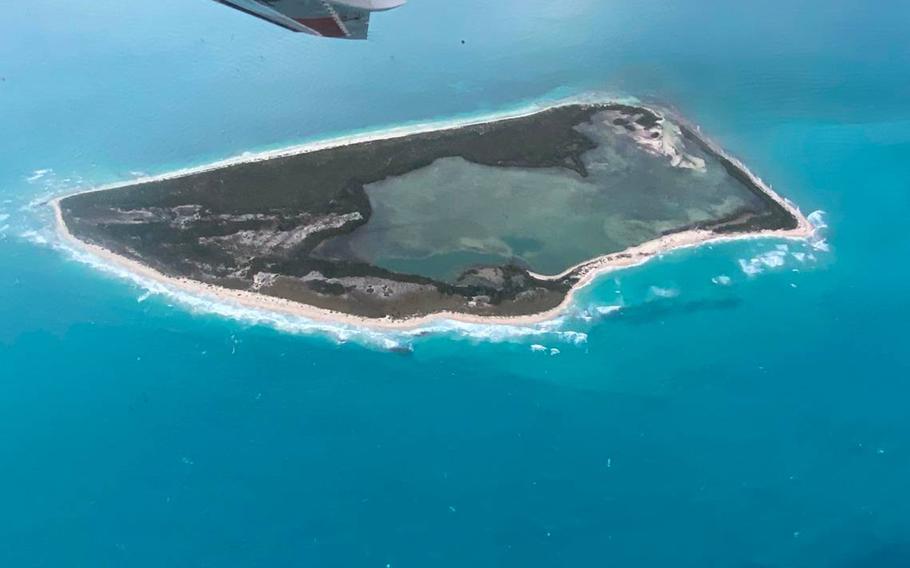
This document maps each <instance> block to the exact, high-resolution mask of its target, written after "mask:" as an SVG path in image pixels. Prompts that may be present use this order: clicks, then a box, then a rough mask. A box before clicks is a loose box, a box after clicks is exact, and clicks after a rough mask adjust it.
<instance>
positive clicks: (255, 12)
mask: <svg viewBox="0 0 910 568" xmlns="http://www.w3.org/2000/svg"><path fill="white" fill-rule="evenodd" d="M215 1H216V2H219V3H221V4H224V5H226V6H230V7H231V8H234V9H236V10H240V11H241V12H244V13H246V14H249V15H251V16H255V17H257V18H259V19H261V20H265V21H267V22H270V23H273V24H275V25H278V26H281V27H283V28H286V29H289V30H291V31H294V32H303V33H308V34H312V35H317V36H323V37H335V38H343V39H366V37H367V33H368V31H369V27H370V13H371V12H377V11H381V10H390V9H392V8H397V7H398V6H401V5H402V4H404V3H405V1H406V0H215Z"/></svg>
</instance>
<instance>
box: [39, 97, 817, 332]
mask: <svg viewBox="0 0 910 568" xmlns="http://www.w3.org/2000/svg"><path fill="white" fill-rule="evenodd" d="M579 102H593V101H591V100H589V99H582V100H579V99H578V98H575V99H573V100H572V101H571V102H567V101H560V102H555V103H552V104H549V105H545V106H542V105H530V106H528V107H526V108H524V109H521V110H519V111H511V112H504V113H496V114H490V115H487V116H484V117H478V118H472V119H464V120H455V121H447V122H438V123H432V122H431V123H423V124H419V125H413V126H407V127H399V128H392V129H388V130H385V131H375V132H368V133H363V134H356V135H352V136H347V137H338V138H333V139H328V140H323V141H317V142H312V143H308V144H303V145H299V146H293V147H290V148H285V149H280V150H272V151H266V152H260V153H256V154H244V155H241V156H237V157H234V158H229V159H226V160H221V161H218V162H214V163H211V164H206V165H204V166H199V167H194V168H186V169H181V170H176V171H173V172H168V173H165V174H161V175H158V176H150V177H143V178H138V179H134V180H130V181H126V182H118V183H114V184H108V185H105V186H100V187H97V188H92V189H89V190H86V191H84V192H79V193H80V194H81V193H90V192H97V191H106V190H110V189H116V188H123V187H129V186H133V185H138V184H141V183H146V182H151V181H159V180H164V179H172V178H176V177H181V176H186V175H190V174H194V173H198V172H203V171H210V170H214V169H219V168H224V167H227V166H231V165H234V164H240V163H248V162H256V161H262V160H269V159H273V158H277V157H282V156H290V155H295V154H300V153H305V152H310V151H314V150H318V149H324V148H333V147H339V146H344V145H348V144H357V143H361V142H367V141H371V140H379V139H387V138H397V137H403V136H408V135H411V134H416V133H421V132H428V131H435V130H445V129H453V128H460V127H462V126H466V125H471V124H481V123H484V122H489V121H494V120H502V119H505V118H513V117H520V116H527V115H529V114H534V113H537V112H540V111H542V110H546V109H548V108H554V107H558V106H561V105H564V104H572V103H575V104H577V103H579ZM597 102H617V101H613V100H611V101H604V100H598V101H597ZM649 108H652V107H649ZM655 110H656V111H657V112H658V113H660V114H662V115H665V116H666V115H667V114H670V115H671V118H672V119H673V120H679V121H683V120H682V119H681V118H680V117H678V116H676V115H675V113H669V111H666V110H665V109H655ZM693 129H694V127H693ZM699 137H701V134H700V133H699ZM701 138H702V140H703V141H704V142H705V143H707V144H708V145H710V146H711V148H712V150H714V151H715V152H716V153H717V154H719V155H722V156H724V157H726V158H727V159H729V160H730V161H731V162H733V163H734V164H736V166H737V167H738V168H740V169H741V170H742V171H743V172H745V173H746V174H747V175H748V176H749V177H750V179H751V180H752V181H753V183H755V185H756V186H757V187H759V188H761V190H762V191H764V192H765V193H766V194H767V195H768V196H769V197H771V198H772V199H774V200H775V201H776V202H777V203H778V204H780V205H781V206H782V207H783V208H784V209H786V210H787V211H788V212H789V213H790V214H792V215H793V217H794V218H795V219H796V220H797V226H796V228H794V229H790V230H773V231H759V232H749V233H738V234H719V233H715V232H712V231H708V230H686V231H681V232H678V233H672V234H669V235H665V236H663V237H661V238H658V239H654V240H651V241H647V242H645V243H642V244H640V245H637V246H634V247H630V248H628V249H626V250H623V251H620V252H616V253H611V254H607V255H604V256H600V257H597V258H594V259H591V260H588V261H584V262H582V263H580V264H578V265H575V266H573V267H571V268H569V269H567V270H565V271H563V272H562V273H560V274H554V275H542V274H534V276H536V277H538V278H541V279H549V280H556V279H559V278H562V277H564V276H566V275H567V274H569V273H572V272H576V273H577V274H579V275H580V279H579V281H578V283H577V284H576V285H575V286H574V287H573V288H572V289H571V290H570V291H569V292H568V293H567V294H566V297H565V298H564V299H563V301H562V302H561V303H560V304H559V305H558V306H556V307H555V308H552V309H550V310H547V311H544V312H540V313H537V314H533V315H524V316H512V317H502V316H479V315H471V314H465V313H455V312H447V311H442V312H437V313H433V314H428V315H424V316H419V317H412V318H405V319H392V318H388V317H387V318H365V317H359V316H354V315H350V314H346V313H342V312H337V311H330V310H325V309H322V308H316V307H313V306H310V305H306V304H301V303H298V302H293V301H290V300H285V299H282V298H277V297H273V296H266V295H263V294H257V293H255V292H249V291H243V290H232V289H228V288H223V287H219V286H215V285H209V284H203V283H201V282H198V281H194V280H189V279H186V278H175V277H171V276H168V275H165V274H163V273H161V272H158V271H156V270H154V269H152V268H150V267H148V266H146V265H144V264H142V263H140V262H137V261H135V260H132V259H129V258H126V257H123V256H121V255H118V254H115V253H113V252H111V251H110V250H107V249H105V248H103V247H100V246H97V245H94V244H91V243H87V242H84V241H81V240H79V239H77V238H76V237H75V236H74V235H73V234H72V233H71V232H70V231H69V229H68V228H67V226H66V223H65V222H64V220H63V214H62V211H61V208H60V200H61V199H63V198H65V197H70V196H61V197H58V198H56V199H54V200H52V201H50V202H49V203H50V205H51V207H52V208H53V209H54V218H55V222H56V230H57V233H58V235H59V236H60V238H61V239H62V240H63V241H64V242H65V243H66V244H68V245H70V246H72V247H74V248H75V249H77V250H82V251H85V252H87V253H89V254H91V255H93V256H95V257H97V258H99V259H101V260H103V261H105V262H107V263H110V264H112V265H114V266H117V267H120V268H122V269H124V270H126V271H128V272H130V273H133V274H135V275H137V276H140V277H143V278H147V279H149V280H152V281H155V282H158V283H160V284H162V285H164V286H165V287H168V288H171V289H174V290H180V291H183V292H186V293H189V294H191V295H194V296H200V297H206V298H210V299H215V300H217V301H220V302H224V303H228V304H236V305H240V306H243V307H246V308H252V309H255V310H262V311H268V312H278V313H282V314H288V315H293V316H297V317H301V318H306V319H309V320H314V321H324V322H330V323H336V324H345V325H351V326H356V327H364V328H370V329H396V330H413V329H415V328H420V327H422V326H425V325H427V324H429V323H432V322H438V321H442V320H448V321H457V322H464V323H478V324H501V325H529V324H538V323H542V322H546V321H549V320H552V319H554V318H557V317H559V316H560V315H562V314H563V313H564V312H565V311H566V309H567V308H568V307H569V306H570V305H571V304H572V302H573V301H574V296H575V293H576V292H577V291H578V290H579V289H581V288H583V287H584V286H587V285H588V284H590V283H591V282H592V281H593V280H594V279H595V278H596V277H597V276H599V275H602V274H606V273H609V272H612V271H615V270H618V269H621V268H627V267H631V266H637V265H640V264H643V263H645V262H647V261H648V260H650V259H652V258H654V257H656V256H659V255H662V254H664V253H667V252H670V251H673V250H677V249H682V248H688V247H695V246H699V245H703V244H707V243H716V242H724V241H733V240H743V239H754V238H781V239H808V238H809V237H811V236H812V234H813V230H814V228H813V226H812V224H811V223H810V222H809V220H808V219H807V218H806V216H804V215H803V214H802V213H801V212H800V211H799V209H798V208H797V207H796V206H795V205H793V204H792V203H790V202H789V201H787V200H786V199H784V198H783V197H781V196H780V195H778V194H777V193H775V192H774V191H773V190H772V189H771V188H770V187H769V186H768V185H767V184H765V183H764V182H763V181H762V180H761V179H760V178H758V177H757V176H755V175H754V174H753V173H752V172H751V171H749V169H748V168H746V167H745V165H743V164H742V162H740V161H739V160H737V159H736V158H733V157H731V156H729V155H728V154H727V153H725V152H724V151H723V150H722V149H721V148H719V147H718V146H717V145H716V144H714V143H713V142H711V141H710V140H709V139H707V138H704V137H701Z"/></svg>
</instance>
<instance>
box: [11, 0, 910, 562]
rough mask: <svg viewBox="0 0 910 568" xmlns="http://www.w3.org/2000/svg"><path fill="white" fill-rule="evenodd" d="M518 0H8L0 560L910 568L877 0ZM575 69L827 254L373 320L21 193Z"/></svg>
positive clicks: (895, 138)
mask: <svg viewBox="0 0 910 568" xmlns="http://www.w3.org/2000/svg"><path fill="white" fill-rule="evenodd" d="M518 4H519V3H518V2H515V3H513V2H502V3H488V2H481V1H480V0H465V1H463V2H442V1H432V0H422V1H416V0H415V1H414V2H412V3H411V4H410V5H408V6H406V7H405V8H402V9H401V10H398V11H396V12H391V13H388V14H384V15H383V17H382V18H381V19H379V18H377V19H376V21H375V22H374V25H373V26H372V28H373V29H372V33H373V39H372V40H371V41H370V42H367V43H339V42H327V41H318V40H314V39H312V38H307V37H300V36H294V35H291V34H287V33H284V32H283V30H280V29H277V28H276V29H274V30H273V29H271V28H269V27H266V26H264V25H262V24H260V23H259V22H257V21H253V20H251V19H249V18H243V17H242V16H240V15H238V14H236V13H234V12H233V11H230V10H227V9H225V8H223V7H221V6H218V5H217V4H215V3H214V2H202V1H200V2H192V3H189V2H178V1H177V0H170V1H159V2H142V3H116V5H115V4H114V3H113V2H111V1H109V0H103V1H96V2H87V1H81V2H72V3H61V2H50V1H36V2H30V3H27V4H25V5H23V6H21V7H20V9H17V10H15V11H6V12H4V16H3V18H2V19H0V77H2V80H0V126H2V132H3V136H0V192H2V193H0V210H2V212H0V215H2V216H3V217H2V221H0V227H4V228H3V229H2V233H3V234H2V236H0V239H2V240H0V266H2V267H3V268H4V270H3V278H0V503H2V509H0V511H2V513H0V564H2V565H3V566H53V567H58V566H93V567H94V566H156V567H157V566H288V565H295V566H379V567H383V566H386V565H389V566H392V567H401V566H421V567H422V566H468V565H470V566H522V567H524V566H591V565H606V566H661V567H662V566H682V567H704V566H723V567H726V566H734V567H739V566H743V567H745V566H749V567H756V566H762V567H783V566H800V567H804V566H808V567H816V566H817V567H822V566H824V567H829V566H833V567H835V568H847V567H849V568H856V567H866V566H872V567H888V568H890V567H898V566H900V567H903V566H907V565H910V537H908V534H910V526H908V525H910V490H908V484H907V482H906V480H907V479H908V478H910V442H908V440H910V417H908V413H907V407H908V400H910V384H908V377H910V372H908V371H910V361H908V359H910V355H908V349H907V340H908V332H907V321H908V316H910V301H908V296H907V293H906V282H907V278H908V276H910V274H908V268H907V264H906V262H905V261H906V259H907V258H908V257H910V242H908V239H907V238H906V236H905V227H904V226H903V219H904V218H905V217H906V215H907V214H908V213H910V193H908V189H910V188H908V179H910V166H908V165H907V163H908V162H907V160H906V156H907V155H908V152H910V134H908V132H910V130H908V127H910V105H908V103H907V101H908V100H910V49H908V47H907V43H906V41H905V40H904V38H905V37H906V35H907V27H908V22H910V9H908V7H907V5H906V3H902V2H896V1H894V2H889V1H883V2H876V3H875V7H874V8H872V7H870V6H869V3H865V2H859V1H856V0H853V1H846V0H843V1H834V2H821V1H818V0H787V1H783V0H769V1H767V2H762V3H760V4H757V5H754V6H750V7H743V6H741V5H739V3H722V2H713V1H708V0H699V1H696V0H688V1H674V2H669V1H656V0H644V1H641V2H634V3H632V2H629V3H618V2H594V1H588V2H584V1H579V2H574V3H561V5H560V6H556V5H555V3H552V2H543V1H536V0H532V1H529V2H522V3H520V5H521V6H522V9H520V10H519V9H516V8H515V6H516V5H518ZM441 23H443V24H444V25H440V24H441ZM462 39H464V40H465V43H464V44H461V42H460V41H461V40H462ZM587 91H608V92H614V93H621V94H632V95H637V96H639V97H642V98H655V99H658V100H660V101H663V102H666V103H668V104H673V105H675V106H676V107H678V108H679V109H680V110H682V111H683V112H684V113H685V114H686V115H687V116H689V117H691V118H692V119H693V120H695V121H697V122H698V123H700V124H701V125H702V127H703V130H704V131H705V132H708V133H711V134H712V135H714V137H715V138H716V139H717V140H718V141H719V142H721V143H722V144H723V145H724V146H725V147H727V148H729V149H730V150H732V151H733V152H734V153H736V154H737V155H739V156H740V157H741V158H743V160H744V161H745V162H746V163H747V164H749V165H750V166H751V167H752V168H754V170H755V171H756V172H758V173H759V174H760V175H761V176H762V177H764V178H765V179H766V180H768V181H769V182H771V183H772V184H773V185H774V186H775V188H777V189H778V190H780V191H781V192H782V193H784V194H785V195H787V196H788V197H790V198H792V199H793V200H794V201H796V202H797V203H798V204H800V206H802V208H803V210H805V211H807V212H808V211H814V210H823V211H825V212H826V214H825V215H824V216H823V217H824V219H825V220H826V221H827V223H828V225H829V228H828V229H827V230H826V231H825V233H824V236H825V237H826V239H827V244H828V245H829V247H828V248H829V250H828V251H825V250H816V248H813V247H811V246H809V245H796V244H789V245H788V249H787V250H786V251H783V250H779V249H778V248H777V247H778V246H779V245H781V244H782V243H780V242H772V241H766V242H759V241H749V242H740V243H729V244H725V245H717V246H714V247H711V248H702V249H698V250H694V251H683V252H680V253H677V254H672V255H668V256H666V257H665V258H663V259H662V260H659V261H656V262H653V263H651V264H648V265H645V266H642V267H639V268H636V269H633V270H629V271H626V272H623V273H618V274H616V275H612V276H609V277H605V278H603V279H601V280H600V281H598V283H597V284H596V285H595V286H594V287H591V288H589V289H587V290H585V292H584V293H583V294H582V295H581V296H582V297H580V298H579V302H578V312H577V313H576V314H575V316H573V317H571V318H569V319H568V320H567V321H565V322H562V323H561V324H560V325H559V326H558V327H556V328H554V329H543V330H518V329H513V330H490V329H483V328H479V329H478V328H474V329H460V328H453V327H450V328H449V329H446V330H439V332H437V333H433V334H430V335H427V336H419V337H411V336H409V337H376V336H364V335H357V334H353V335H352V334H351V332H349V331H347V330H334V331H333V330H318V329H311V328H309V327H307V326H306V324H304V323H301V322H291V321H285V320H274V321H259V322H257V321H254V319H253V318H254V316H253V315H250V314H246V315H244V314H237V313H234V314H233V315H234V316H244V317H242V318H238V317H227V316H228V315H230V314H229V313H227V312H228V310H227V309H226V308H218V307H215V306H211V305H208V304H205V303H198V302H197V303H195V304H190V303H188V302H189V300H188V299H181V298H175V297H173V296H171V295H168V294H163V293H154V294H151V295H149V294H147V291H146V290H145V289H144V288H143V287H142V286H141V285H139V284H137V283H135V282H132V281H129V280H125V279H123V278H121V277H119V276H117V275H115V274H111V273H109V272H104V271H101V270H98V269H96V268H95V267H93V266H91V265H89V264H86V263H84V262H80V261H79V260H78V259H74V258H73V256H72V254H71V253H69V252H67V251H65V250H61V249H60V248H59V247H57V246H55V241H54V238H53V235H52V232H51V231H50V230H49V228H50V219H49V216H48V214H47V211H46V208H44V207H41V206H38V205H30V203H33V202H35V203H37V201H40V199H41V198H44V197H46V196H48V195H53V194H58V193H66V192H68V191H74V190H76V189H78V188H80V187H85V186H90V185H93V184H96V183H102V182H108V181H114V180H118V179H126V178H128V177H130V176H131V173H130V172H135V171H145V172H152V173H154V172H161V171H167V170H168V169H171V168H174V167H181V166H186V165H192V164H197V163H203V162H205V161H208V160H211V159H215V158H220V157H225V156H228V155H232V154H236V153H239V152H242V151H246V150H251V149H262V148H266V147H270V146H281V145H285V144H288V143H293V142H299V141H301V140H305V139H310V138H315V137H320V136H322V135H327V134H332V133H339V132H346V131H352V130H358V129H363V128H368V127H375V126H380V125H384V124H394V123H400V122H406V121H420V120H426V119H430V118H438V117H443V116H451V115H454V114H465V115H469V114H474V113H481V112H487V111H490V110H496V109H501V108H508V107H513V106H518V105H520V104H522V103H523V102H525V101H527V100H530V99H540V98H548V97H559V96H565V95H569V94H572V93H577V92H587ZM44 169H52V170H53V171H50V172H46V173H44V174H43V175H39V173H36V170H44ZM28 178H32V179H31V181H29V180H28ZM7 216H8V217H7ZM45 241H47V242H45ZM794 253H797V254H805V255H806V256H801V257H797V256H796V255H795V254H794ZM810 254H811V255H812V256H813V257H814V259H812V258H810V257H809V256H808V255H810ZM799 258H802V259H803V260H802V261H800V260H799ZM740 261H742V262H740ZM721 275H723V276H727V277H728V278H729V280H730V281H729V285H719V284H715V283H713V282H712V281H711V280H712V278H713V279H718V281H720V279H719V278H718V277H719V276H721ZM724 281H726V280H724ZM794 286H795V287H794ZM608 305H622V306H623V307H622V308H621V309H620V310H619V311H617V312H613V313H611V314H607V315H601V314H598V313H597V310H596V308H597V307H604V306H608ZM213 310H215V311H217V313H213ZM585 310H587V312H585ZM487 336H492V337H487ZM345 338H346V340H345ZM393 344H394V345H410V346H411V347H412V349H413V352H412V353H411V354H410V355H399V354H393V353H389V352H387V351H385V350H384V347H388V346H390V345H393ZM532 345H539V346H542V347H543V348H545V349H546V351H541V350H540V348H537V350H532ZM550 349H556V350H558V354H557V353H556V351H553V352H552V353H554V354H552V355H551V354H550V353H551V351H549V350H550Z"/></svg>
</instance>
